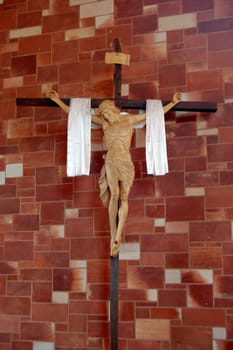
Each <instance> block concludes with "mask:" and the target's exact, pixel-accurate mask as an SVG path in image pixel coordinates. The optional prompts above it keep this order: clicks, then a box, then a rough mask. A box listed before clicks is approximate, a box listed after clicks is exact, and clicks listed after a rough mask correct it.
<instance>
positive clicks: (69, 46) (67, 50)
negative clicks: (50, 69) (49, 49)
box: [52, 40, 78, 63]
mask: <svg viewBox="0 0 233 350" xmlns="http://www.w3.org/2000/svg"><path fill="white" fill-rule="evenodd" d="M77 58H78V42H77V41H76V40H71V41H68V42H61V43H55V44H54V45H53V55H52V60H53V62H54V63H58V62H61V63H64V62H66V61H75V60H77Z"/></svg>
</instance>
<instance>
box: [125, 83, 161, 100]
mask: <svg viewBox="0 0 233 350" xmlns="http://www.w3.org/2000/svg"><path fill="white" fill-rule="evenodd" d="M156 89H157V88H156V85H155V84H154V83H135V84H133V83H132V84H130V89H129V98H132V99H140V98H142V97H143V96H146V97H147V98H148V99H149V98H151V99H152V98H154V97H155V96H156V93H157V91H156Z"/></svg>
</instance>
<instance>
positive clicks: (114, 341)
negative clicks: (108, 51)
mask: <svg viewBox="0 0 233 350" xmlns="http://www.w3.org/2000/svg"><path fill="white" fill-rule="evenodd" d="M114 51H115V52H120V51H121V47H120V43H119V40H118V39H115V40H114ZM114 97H115V99H117V98H120V97H121V64H118V63H115V65H114ZM118 279H119V255H117V256H116V257H111V267H110V323H111V350H118Z"/></svg>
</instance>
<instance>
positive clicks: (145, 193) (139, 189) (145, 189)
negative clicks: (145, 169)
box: [130, 178, 154, 198]
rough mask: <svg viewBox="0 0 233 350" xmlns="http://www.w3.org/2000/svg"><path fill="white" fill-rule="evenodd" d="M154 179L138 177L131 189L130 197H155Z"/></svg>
mask: <svg viewBox="0 0 233 350" xmlns="http://www.w3.org/2000/svg"><path fill="white" fill-rule="evenodd" d="M153 196H154V179H150V178H149V179H146V180H145V179H144V180H142V179H136V180H135V181H134V183H133V186H132V188H131V191H130V198H135V197H136V198H140V197H153Z"/></svg>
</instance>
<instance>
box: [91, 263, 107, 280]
mask: <svg viewBox="0 0 233 350" xmlns="http://www.w3.org/2000/svg"><path fill="white" fill-rule="evenodd" d="M109 274H110V266H109V261H108V260H103V261H101V260H99V261H95V260H93V261H91V260H89V261H88V263H87V280H88V282H89V283H109Z"/></svg>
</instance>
